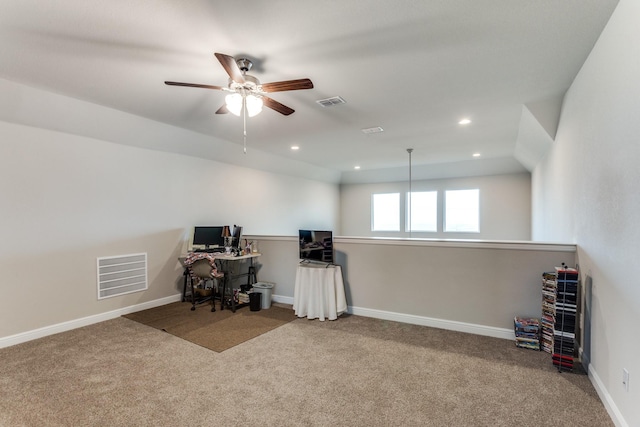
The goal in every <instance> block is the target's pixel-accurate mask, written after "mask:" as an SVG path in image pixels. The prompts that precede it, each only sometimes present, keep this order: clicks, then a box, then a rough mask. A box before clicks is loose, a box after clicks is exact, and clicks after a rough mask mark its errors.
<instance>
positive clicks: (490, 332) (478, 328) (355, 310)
mask: <svg viewBox="0 0 640 427" xmlns="http://www.w3.org/2000/svg"><path fill="white" fill-rule="evenodd" d="M272 299H273V301H274V302H279V303H282V304H291V305H293V298H292V297H285V296H280V295H273V297H272ZM347 313H350V314H355V315H356V316H363V317H372V318H375V319H383V320H392V321H394V322H402V323H410V324H413V325H421V326H430V327H432V328H439V329H448V330H451V331H458V332H467V333H470V334H476V335H484V336H489V337H494V338H503V339H507V340H515V333H514V332H513V329H503V328H495V327H493V326H483V325H475V324H473V323H464V322H456V321H453V320H443V319H435V318H432V317H424V316H415V315H412V314H403V313H395V312H391V311H383V310H373V309H370V308H361V307H352V306H350V307H348V308H347Z"/></svg>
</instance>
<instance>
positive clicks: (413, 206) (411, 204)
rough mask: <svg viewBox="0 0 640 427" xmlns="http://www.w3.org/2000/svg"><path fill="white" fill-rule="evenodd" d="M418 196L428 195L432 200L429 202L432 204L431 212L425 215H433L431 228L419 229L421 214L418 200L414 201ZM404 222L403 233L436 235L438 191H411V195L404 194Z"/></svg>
mask: <svg viewBox="0 0 640 427" xmlns="http://www.w3.org/2000/svg"><path fill="white" fill-rule="evenodd" d="M420 195H429V196H428V197H430V198H433V200H430V202H433V203H435V204H433V205H432V206H429V208H432V211H429V212H426V214H427V215H433V228H420V227H419V224H417V223H418V221H419V218H420V217H423V215H421V214H423V212H419V211H418V209H420V200H416V199H418V198H419V197H421V196H420ZM406 202H407V203H406V204H407V207H406V213H407V214H406V220H405V231H406V232H408V233H411V232H416V233H437V232H438V191H437V190H430V191H412V192H411V193H409V192H407V193H406Z"/></svg>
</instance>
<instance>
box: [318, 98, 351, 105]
mask: <svg viewBox="0 0 640 427" xmlns="http://www.w3.org/2000/svg"><path fill="white" fill-rule="evenodd" d="M316 102H317V103H318V104H320V105H322V106H323V107H333V106H334V105H340V104H346V103H347V101H345V100H344V99H342V98H340V97H339V96H333V97H331V98H325V99H318V100H317V101H316Z"/></svg>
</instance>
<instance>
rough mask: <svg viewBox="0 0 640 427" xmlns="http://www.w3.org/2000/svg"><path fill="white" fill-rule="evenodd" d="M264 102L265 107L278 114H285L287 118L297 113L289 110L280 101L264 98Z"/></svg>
mask: <svg viewBox="0 0 640 427" xmlns="http://www.w3.org/2000/svg"><path fill="white" fill-rule="evenodd" d="M262 102H263V104H264V106H265V107H269V108H271V109H272V110H276V111H277V112H278V113H280V114H284V115H285V116H288V115H289V114H292V113H293V112H294V111H295V110H294V109H292V108H289V107H287V106H286V105H284V104H281V103H279V102H278V101H276V100H274V99H271V98H269V97H268V96H262Z"/></svg>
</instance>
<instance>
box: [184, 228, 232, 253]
mask: <svg viewBox="0 0 640 427" xmlns="http://www.w3.org/2000/svg"><path fill="white" fill-rule="evenodd" d="M191 243H192V244H191V247H192V248H194V249H195V248H196V247H198V248H204V249H212V248H222V247H224V237H222V226H196V227H194V228H193V237H192V241H191Z"/></svg>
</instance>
